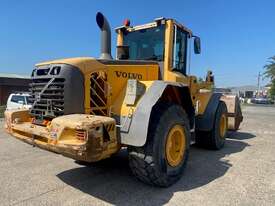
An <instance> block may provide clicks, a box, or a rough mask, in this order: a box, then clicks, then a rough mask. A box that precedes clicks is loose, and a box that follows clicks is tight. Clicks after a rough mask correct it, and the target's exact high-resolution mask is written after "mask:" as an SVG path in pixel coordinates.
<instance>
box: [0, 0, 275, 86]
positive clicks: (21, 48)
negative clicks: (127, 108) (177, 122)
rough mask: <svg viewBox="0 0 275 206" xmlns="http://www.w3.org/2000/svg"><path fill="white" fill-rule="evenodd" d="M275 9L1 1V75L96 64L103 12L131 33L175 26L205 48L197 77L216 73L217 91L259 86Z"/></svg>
mask: <svg viewBox="0 0 275 206" xmlns="http://www.w3.org/2000/svg"><path fill="white" fill-rule="evenodd" d="M167 2H169V4H168V5H167ZM274 8H275V1H274V0H261V1H260V0H211V1H206V0H192V1H186V0H181V1H180V0H178V1H161V0H158V1H148V0H147V1H145V0H139V1H129V0H128V1H126V0H117V1H106V0H105V1H104V0H101V1H99V0H98V1H92V0H90V1H89V0H78V1H76V0H74V1H73V0H59V1H54V0H47V1H34V0H24V1H15V0H9V1H3V0H0V72H6V73H19V74H29V73H30V72H31V70H32V69H33V66H34V64H35V63H38V62H41V61H45V60H51V59H56V58H64V57H75V56H93V57H98V56H99V51H100V33H99V29H98V27H97V25H96V22H95V15H96V12H97V11H101V12H103V13H104V14H105V15H106V16H107V17H108V19H109V22H110V24H111V26H112V27H113V28H114V27H116V26H119V25H121V24H122V22H123V20H124V19H125V18H129V19H130V20H131V23H132V24H134V25H136V24H143V23H147V22H150V21H152V20H153V19H154V18H156V17H159V16H164V17H172V18H175V19H177V21H179V22H182V23H184V24H185V25H186V26H187V27H189V28H190V29H192V30H193V32H194V33H195V34H197V35H199V36H200V37H201V40H202V54H201V55H196V56H195V55H193V58H192V63H191V73H192V74H195V75H198V76H202V77H203V76H204V75H205V73H206V71H207V69H209V68H211V69H212V70H213V71H214V74H215V75H216V85H217V86H236V85H248V84H250V85H251V84H256V78H257V74H258V72H259V71H263V65H264V64H265V63H266V61H267V58H268V57H270V56H272V55H275V12H274ZM112 34H113V46H114V45H115V33H114V32H113V33H112ZM112 52H113V54H114V49H113V51H112Z"/></svg>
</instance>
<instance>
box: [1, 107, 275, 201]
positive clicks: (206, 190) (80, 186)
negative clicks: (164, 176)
mask: <svg viewBox="0 0 275 206" xmlns="http://www.w3.org/2000/svg"><path fill="white" fill-rule="evenodd" d="M243 113H244V122H243V124H242V126H241V129H240V130H239V131H238V132H237V133H231V134H230V135H229V138H228V140H227V143H226V146H225V147H224V149H222V150H220V151H209V150H205V149H200V148H197V147H195V146H192V147H191V154H190V159H189V162H188V165H187V168H186V170H185V174H184V175H183V177H182V178H181V180H180V181H179V182H178V183H176V184H175V185H173V186H172V187H170V188H166V189H160V188H154V187H150V186H147V185H144V184H143V183H140V182H139V181H137V180H135V178H133V176H132V175H131V172H130V169H129V167H128V160H127V153H126V152H122V153H120V154H119V155H117V156H115V157H113V158H111V159H109V160H106V161H103V162H101V163H97V164H92V165H88V166H83V165H79V164H77V163H76V162H75V161H74V160H71V159H68V158H65V157H62V156H60V155H57V154H53V153H50V152H47V151H43V150H41V149H39V148H36V147H32V146H30V145H28V144H25V143H23V142H20V141H18V140H16V139H14V138H12V137H10V136H9V135H7V134H5V133H4V131H3V120H0V125H1V126H0V205H54V206H57V205H150V206H152V205H164V204H167V205H211V206H213V205H247V206H248V205H249V206H251V205H275V107H263V106H257V107H255V106H247V107H244V109H243Z"/></svg>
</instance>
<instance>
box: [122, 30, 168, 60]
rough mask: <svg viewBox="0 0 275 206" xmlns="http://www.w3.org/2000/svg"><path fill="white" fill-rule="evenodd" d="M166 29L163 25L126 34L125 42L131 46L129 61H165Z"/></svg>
mask: <svg viewBox="0 0 275 206" xmlns="http://www.w3.org/2000/svg"><path fill="white" fill-rule="evenodd" d="M164 29H165V27H164V25H161V26H158V27H153V28H148V29H142V30H137V31H134V32H129V33H125V34H124V36H123V42H124V45H126V46H129V59H130V60H156V61H163V58H164Z"/></svg>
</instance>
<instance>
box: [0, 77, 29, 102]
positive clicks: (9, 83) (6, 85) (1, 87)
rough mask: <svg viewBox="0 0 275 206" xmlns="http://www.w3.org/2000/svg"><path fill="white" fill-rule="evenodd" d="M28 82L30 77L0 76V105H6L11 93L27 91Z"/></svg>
mask: <svg viewBox="0 0 275 206" xmlns="http://www.w3.org/2000/svg"><path fill="white" fill-rule="evenodd" d="M30 82H31V80H30V79H18V78H4V77H0V105H6V103H7V100H8V97H9V95H10V94H11V93H14V92H27V91H28V89H29V83H30Z"/></svg>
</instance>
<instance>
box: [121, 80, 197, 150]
mask: <svg viewBox="0 0 275 206" xmlns="http://www.w3.org/2000/svg"><path fill="white" fill-rule="evenodd" d="M168 87H177V88H178V89H179V88H182V89H185V90H186V91H188V94H186V96H187V95H188V98H189V99H186V98H182V99H183V101H185V102H186V101H188V102H187V103H186V105H188V106H190V105H191V107H192V100H191V97H190V93H189V88H188V86H187V85H186V84H183V83H179V82H164V81H155V82H153V84H152V85H151V87H150V88H149V89H148V90H147V92H146V93H145V94H144V95H143V96H142V97H141V99H140V101H139V103H138V105H137V108H136V110H135V112H134V113H133V115H132V117H131V119H130V120H129V121H128V124H125V125H124V126H123V127H121V128H120V138H121V143H122V144H126V145H132V146H137V147H141V146H143V145H144V144H145V143H146V140H147V133H148V128H149V124H150V116H151V112H152V109H153V107H154V105H156V104H157V102H158V101H159V99H160V98H161V97H162V95H163V93H164V92H165V89H166V88H168ZM185 90H184V91H185ZM182 97H184V96H182ZM192 111H193V107H192ZM125 118H129V117H120V123H121V124H122V125H123V122H126V121H127V120H125Z"/></svg>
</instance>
